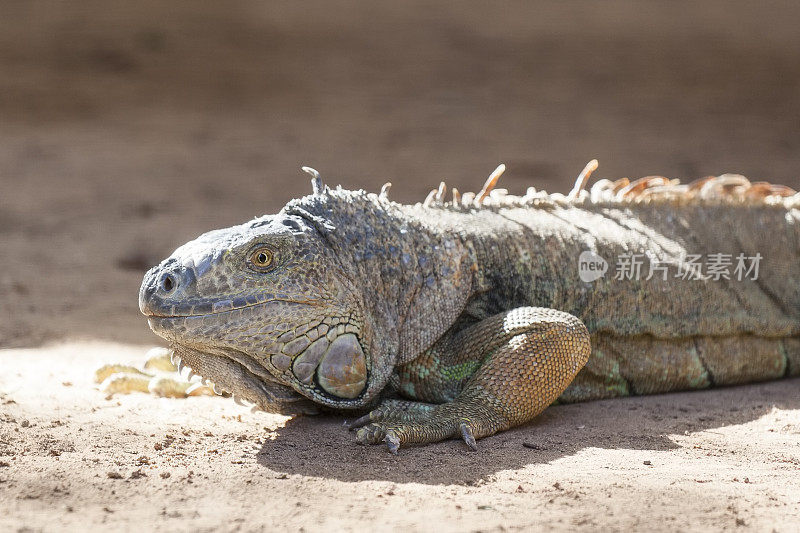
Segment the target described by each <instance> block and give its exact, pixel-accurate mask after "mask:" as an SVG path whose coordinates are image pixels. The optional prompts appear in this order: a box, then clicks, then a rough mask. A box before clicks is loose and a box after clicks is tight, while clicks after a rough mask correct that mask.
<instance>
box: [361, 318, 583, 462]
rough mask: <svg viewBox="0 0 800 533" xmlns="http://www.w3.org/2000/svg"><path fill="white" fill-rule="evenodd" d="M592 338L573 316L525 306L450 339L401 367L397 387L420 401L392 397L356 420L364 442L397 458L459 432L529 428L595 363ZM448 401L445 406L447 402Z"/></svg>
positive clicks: (475, 434) (474, 434) (469, 439)
mask: <svg viewBox="0 0 800 533" xmlns="http://www.w3.org/2000/svg"><path fill="white" fill-rule="evenodd" d="M589 352H590V344H589V333H588V331H587V330H586V327H585V326H584V325H583V323H582V322H581V321H580V320H579V319H578V318H577V317H574V316H572V315H570V314H568V313H563V312H561V311H556V310H553V309H544V308H539V307H519V308H516V309H512V310H511V311H507V312H504V313H500V314H497V315H494V316H492V317H489V318H486V319H484V320H482V321H480V322H478V323H477V324H474V325H472V326H469V327H467V328H464V329H463V330H460V331H457V332H453V333H450V334H447V335H445V336H444V337H443V338H442V339H440V340H439V341H437V342H436V344H434V346H432V347H431V348H430V349H429V350H428V351H427V352H425V353H424V354H422V355H421V356H420V357H419V358H417V359H415V360H414V361H412V362H410V363H408V364H406V365H403V366H402V367H400V368H398V373H397V377H398V379H397V381H398V383H397V385H398V387H399V389H400V390H401V392H402V393H403V394H404V395H406V396H408V397H410V398H413V399H415V400H420V401H424V402H433V403H435V404H438V405H431V404H430V403H418V402H404V401H398V400H388V401H386V402H384V403H383V404H382V405H381V406H380V407H378V408H377V409H376V410H374V411H372V412H371V413H369V414H368V415H366V416H364V417H362V418H360V419H359V420H357V421H355V422H354V423H353V424H352V425H351V428H357V427H360V426H363V427H361V428H360V429H358V432H357V433H356V438H357V440H358V442H360V443H362V444H376V443H379V442H386V444H387V445H388V446H389V450H390V451H391V452H392V453H397V450H398V448H399V447H400V446H401V445H404V444H424V443H429V442H436V441H440V440H444V439H447V438H451V437H454V436H458V435H460V436H461V437H462V438H463V439H464V440H465V441H466V443H467V444H468V445H469V446H470V447H471V448H473V449H477V447H476V444H475V439H480V438H482V437H486V436H488V435H492V434H494V433H496V432H498V431H502V430H504V429H508V428H510V427H513V426H517V425H520V424H523V423H525V422H527V421H529V420H531V419H533V418H534V417H535V416H537V415H538V414H539V413H541V412H542V411H543V410H544V409H545V408H546V407H547V406H548V405H550V404H551V403H553V401H555V400H556V398H558V396H559V395H560V394H561V393H562V392H563V391H564V389H566V387H567V385H569V383H570V382H571V381H572V379H573V378H574V377H575V375H576V374H577V373H578V371H579V370H580V369H581V368H582V367H583V365H585V364H586V362H587V360H588V359H589ZM442 402H444V403H442Z"/></svg>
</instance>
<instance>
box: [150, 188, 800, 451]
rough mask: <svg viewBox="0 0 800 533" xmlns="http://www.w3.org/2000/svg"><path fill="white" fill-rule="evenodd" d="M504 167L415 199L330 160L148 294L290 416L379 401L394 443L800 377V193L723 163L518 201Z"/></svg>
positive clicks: (158, 323)
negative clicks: (558, 408)
mask: <svg viewBox="0 0 800 533" xmlns="http://www.w3.org/2000/svg"><path fill="white" fill-rule="evenodd" d="M495 182H496V177H492V178H491V179H490V180H489V181H487V185H486V186H484V190H483V191H481V193H480V194H478V195H477V196H476V195H467V194H465V195H464V197H463V198H460V197H459V196H458V195H457V193H454V200H453V202H452V203H445V202H443V199H442V195H443V192H444V190H443V187H440V189H439V191H438V192H432V194H431V196H429V199H428V200H426V202H425V204H417V205H415V206H404V205H399V204H396V203H393V202H390V201H389V200H388V199H387V198H386V195H385V191H384V192H382V194H381V195H375V194H368V193H365V192H363V191H355V192H352V191H346V190H342V189H336V190H329V189H328V188H327V187H324V186H323V185H322V183H321V181H320V180H319V178H318V177H317V178H315V179H314V181H313V183H314V194H312V195H310V196H307V197H305V198H302V199H299V200H293V201H291V202H289V204H287V206H286V207H285V208H284V209H283V210H282V211H281V213H279V214H278V215H275V216H266V217H262V218H259V219H256V220H254V221H252V222H250V223H247V224H243V225H241V226H235V227H233V228H228V229H224V230H217V231H214V232H210V233H207V234H205V235H203V236H201V237H200V238H198V239H197V240H195V241H192V242H190V243H188V244H186V245H184V246H183V247H181V248H179V249H178V250H176V251H175V253H174V254H173V255H172V256H171V257H170V258H168V259H166V260H165V261H164V262H162V263H161V264H160V265H159V266H157V267H155V268H154V269H152V270H151V271H150V272H148V274H147V275H146V276H145V279H144V282H143V284H142V289H141V292H140V308H141V310H142V312H143V313H145V314H146V315H148V317H149V322H150V326H151V328H152V329H153V330H154V331H155V332H156V333H157V334H159V335H161V336H163V337H164V338H165V339H167V340H168V341H169V342H170V344H171V345H172V346H173V347H174V349H175V353H176V355H178V356H179V357H180V358H181V359H182V361H183V362H184V363H185V364H187V365H189V366H190V367H191V368H192V369H193V370H194V371H195V372H196V373H198V374H200V375H202V376H204V377H206V378H209V379H211V380H212V381H214V382H215V383H216V384H217V385H219V386H220V387H221V388H223V389H225V390H226V391H229V392H231V393H233V394H234V395H236V396H239V397H241V398H243V399H245V400H248V401H250V402H252V403H255V404H256V405H258V406H260V407H262V408H264V409H267V410H277V411H281V412H315V411H316V410H317V409H318V406H325V407H327V408H332V409H356V410H358V409H360V410H365V409H373V410H372V411H371V412H369V413H368V414H367V415H366V416H364V417H362V418H361V419H359V420H357V421H356V422H355V423H354V424H353V426H354V427H360V429H358V433H357V439H358V441H359V442H362V443H377V442H382V441H385V442H387V444H388V445H389V448H390V449H391V450H392V451H396V450H397V448H398V447H399V445H401V444H406V443H425V442H433V441H437V440H441V439H444V438H449V437H452V436H456V435H461V436H462V437H463V438H464V439H465V441H466V442H467V443H468V444H469V445H470V446H472V447H474V446H475V439H476V438H480V437H483V436H487V435H490V434H492V433H495V432H497V431H499V430H503V429H507V428H509V427H512V426H514V425H518V424H521V423H524V422H526V421H528V420H530V419H532V418H533V417H535V416H536V415H537V414H539V413H540V412H541V411H542V410H543V409H545V408H546V407H547V406H548V405H550V404H551V403H552V402H553V401H555V400H556V399H558V398H560V399H561V400H562V401H577V400H589V399H597V398H607V397H611V396H619V395H628V394H644V393H652V392H663V391H669V390H682V389H696V388H705V387H709V386H712V385H719V384H729V383H739V382H745V381H755V380H763V379H771V378H777V377H781V376H784V375H789V374H792V375H795V374H798V373H800V269H798V268H797V260H798V258H800V226H798V224H800V210H798V207H800V200H798V199H797V197H796V196H791V194H792V193H793V191H788V190H787V189H785V188H780V187H776V186H768V185H762V184H755V185H751V184H749V182H747V181H746V180H744V179H743V178H740V177H732V176H723V177H720V178H715V179H712V180H706V181H704V182H702V183H699V184H698V185H694V186H690V187H686V186H681V185H678V184H676V183H674V182H668V181H667V180H663V179H662V178H652V179H646V180H643V181H639V182H634V183H633V184H629V183H627V182H623V181H618V182H615V183H612V182H608V181H607V180H604V181H602V182H599V183H598V184H597V185H595V186H594V187H593V188H592V191H591V193H589V192H587V191H582V190H581V189H582V186H581V185H578V186H576V189H575V190H574V192H573V193H572V195H571V197H569V198H565V197H563V196H560V195H547V194H545V193H536V192H535V191H529V193H528V194H527V195H525V196H524V197H512V196H507V195H505V194H503V193H502V192H498V191H494V192H493V193H492V192H491V189H492V187H493V186H494V183H495ZM584 252H592V253H593V254H594V255H593V257H601V258H604V259H605V261H607V262H608V263H610V267H609V268H610V269H612V270H613V268H614V266H615V263H616V262H617V261H619V259H618V258H620V257H628V256H637V255H639V256H640V262H641V265H640V268H641V272H640V275H639V276H634V275H630V276H625V275H621V276H617V277H620V278H622V279H615V275H614V274H615V273H614V272H613V271H611V270H610V271H609V272H607V273H606V275H605V276H603V277H600V278H599V279H597V280H594V281H582V280H581V278H580V277H579V275H578V262H579V258H580V257H581V254H582V253H584ZM695 254H699V255H701V256H703V257H712V256H713V257H717V255H715V254H722V255H721V256H719V257H721V258H723V259H726V258H728V256H730V261H731V264H730V268H729V269H728V272H727V277H728V278H730V279H725V277H724V275H720V274H719V268H717V270H716V271H715V272H716V273H712V275H711V277H710V278H707V279H696V278H703V277H704V274H701V273H698V272H696V271H693V270H692V269H693V268H695V267H693V266H691V265H689V266H687V262H686V261H685V259H686V258H687V257H691V256H693V255H695ZM719 257H717V258H718V259H719ZM741 257H746V258H752V257H759V258H760V263H759V265H758V272H757V273H756V274H755V275H754V273H753V272H752V270H751V271H750V272H749V273H745V272H743V271H735V270H734V267H735V266H737V263H736V261H737V258H741ZM717 264H719V261H717ZM651 265H652V266H653V267H654V268H653V269H652V270H653V272H652V275H650V276H649V278H650V279H646V278H647V277H648V275H649V274H651V272H650V270H651ZM750 266H752V265H750ZM632 273H633V272H631V274H632ZM623 274H624V272H623ZM742 274H748V275H745V276H742ZM628 278H632V279H628ZM664 278H666V279H664ZM684 278H688V279H684ZM714 278H719V279H714ZM739 278H741V279H739ZM590 353H591V355H590ZM587 361H588V362H587ZM581 369H582V370H581ZM361 426H363V427H361Z"/></svg>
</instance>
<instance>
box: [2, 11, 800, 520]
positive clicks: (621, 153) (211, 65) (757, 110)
mask: <svg viewBox="0 0 800 533" xmlns="http://www.w3.org/2000/svg"><path fill="white" fill-rule="evenodd" d="M483 4H484V3H482V2H471V1H469V2H467V1H465V2H458V3H438V4H434V3H429V2H396V3H384V2H378V3H376V2H368V3H354V2H347V3H344V4H340V5H338V6H337V7H336V8H335V9H333V8H331V7H330V5H328V4H327V3H324V2H302V3H299V2H297V3H295V2H283V1H280V2H270V3H268V4H266V5H265V4H264V3H262V2H244V1H237V2H229V3H225V5H224V9H223V7H222V6H220V5H216V4H215V3H203V2H171V3H170V4H169V7H166V6H165V5H164V4H163V3H162V2H157V1H155V0H148V1H144V2H135V3H132V2H122V1H108V0H106V1H88V2H81V3H80V5H77V4H75V3H65V2H36V1H25V2H22V1H20V2H17V1H10V2H2V3H0V529H2V530H58V529H68V530H84V529H86V527H87V526H90V525H99V526H104V527H107V528H112V529H121V530H133V529H136V530H140V529H141V528H142V527H143V526H144V527H146V528H147V529H164V530H167V529H169V530H197V529H202V530H204V529H222V530H236V529H241V530H258V529H266V530H272V529H289V530H296V529H300V528H303V529H305V530H328V531H330V530H335V529H340V528H342V529H347V528H349V529H362V528H364V527H371V528H374V529H376V530H404V531H415V530H431V529H435V530H440V531H450V530H458V531H472V530H515V529H528V528H531V527H539V528H544V527H548V528H551V527H552V528H555V529H562V530H565V529H569V530H572V529H627V528H630V527H636V528H638V529H648V530H649V529H661V530H686V529H697V530H699V529H707V528H712V529H726V528H730V529H734V528H737V527H738V528H751V529H755V530H769V529H772V528H774V529H776V530H778V531H790V530H796V529H797V525H798V522H799V521H800V476H798V475H797V471H798V466H799V463H800V445H799V444H798V442H799V441H800V438H799V437H798V435H800V387H798V385H800V382H798V381H797V380H790V381H781V382H776V383H771V384H760V385H753V386H744V387H736V388H728V389H722V390H717V391H707V392H697V393H691V394H673V395H662V396H654V397H648V398H633V399H624V400H615V401H607V402H594V403H588V404H582V405H571V406H559V407H554V408H551V409H549V410H548V411H547V412H546V413H545V414H544V415H543V416H542V417H540V419H539V420H537V421H536V422H535V423H533V424H530V425H528V426H526V427H523V428H519V429H516V430H513V431H509V432H507V433H504V434H502V435H498V436H495V437H492V438H489V439H487V440H485V441H482V442H481V443H480V445H481V451H480V452H479V453H466V452H465V451H464V448H463V445H461V444H460V443H458V442H449V443H443V444H439V445H435V446H428V447H425V448H417V449H409V450H404V451H403V452H402V454H401V455H400V456H399V457H396V458H395V457H391V456H390V455H389V454H387V453H386V452H385V451H384V450H383V449H381V448H363V447H359V446H356V445H355V444H354V442H353V439H352V436H351V435H349V434H348V433H347V432H346V431H345V430H344V429H343V428H342V422H343V419H341V418H319V419H299V420H288V421H287V420H285V419H283V418H281V417H277V416H270V415H265V414H263V413H261V414H251V413H250V412H249V411H247V410H246V409H243V408H240V407H238V406H236V405H235V404H233V402H231V401H226V400H221V399H218V398H196V399H191V400H187V401H175V400H163V399H156V398H152V397H149V396H146V395H133V396H129V397H119V398H114V399H111V400H107V399H105V397H104V395H103V394H101V393H100V392H99V391H97V390H95V389H94V388H93V384H92V383H91V381H90V378H91V374H92V372H93V370H94V368H95V367H96V366H98V365H99V364H100V363H103V362H108V361H112V360H114V361H124V362H131V361H141V359H142V358H143V356H144V352H145V351H146V348H147V347H149V346H152V345H153V344H155V343H157V339H156V338H155V337H154V336H153V335H152V334H151V333H150V332H149V331H148V330H147V326H146V323H145V321H144V320H143V319H142V317H141V316H140V315H139V314H138V310H137V306H136V293H137V291H138V286H139V283H140V281H141V276H142V274H143V272H144V270H146V269H147V268H148V267H149V266H151V265H152V264H154V263H155V262H157V261H158V260H160V259H161V258H162V257H164V256H165V255H167V254H168V253H169V252H170V251H171V250H172V249H174V248H175V247H176V246H177V245H179V244H181V243H183V242H185V241H186V240H188V239H190V238H192V237H194V236H196V235H197V234H199V233H200V232H202V231H205V230H208V229H212V228H216V227H221V226H226V225H231V224H234V223H238V222H241V221H243V220H246V219H248V218H250V217H252V216H255V215H258V214H262V213H266V212H274V211H276V210H277V209H279V208H280V207H281V206H282V205H283V204H284V203H285V202H286V201H287V200H288V199H289V198H291V197H292V196H296V195H300V194H305V193H306V192H308V191H309V189H310V188H309V185H308V182H307V180H306V178H305V177H304V176H302V175H301V174H300V173H299V172H298V170H297V169H298V167H299V166H300V165H301V164H310V165H312V166H315V167H316V168H318V169H319V170H320V171H322V173H323V175H324V176H326V180H327V182H328V183H330V184H336V183H343V184H344V185H346V186H349V187H354V188H355V187H364V188H367V189H369V190H377V189H378V188H379V187H380V185H381V184H382V183H384V182H385V181H387V180H391V181H393V182H394V187H393V188H392V195H393V197H394V198H395V199H398V200H401V201H418V200H421V199H422V198H424V196H425V195H426V193H427V191H428V190H429V189H430V188H431V187H432V186H435V185H436V184H437V183H438V182H439V180H440V179H445V180H446V181H447V182H448V183H449V184H451V185H454V186H457V187H458V188H459V189H460V190H462V191H464V190H475V189H477V188H478V187H479V186H480V184H481V183H482V181H483V179H484V177H485V175H486V174H487V173H488V172H489V171H491V169H493V168H494V166H495V165H496V164H497V163H498V162H500V161H503V162H505V163H506V164H507V165H508V167H509V170H508V172H507V173H506V175H505V176H504V177H503V185H504V186H505V187H507V188H509V189H510V190H511V191H513V192H521V191H524V189H525V188H526V187H527V186H529V185H534V186H536V187H539V188H547V189H549V190H553V191H566V190H568V189H569V188H570V186H571V182H572V180H573V177H574V175H575V174H576V173H577V172H578V171H579V170H580V169H581V168H582V167H583V165H584V164H585V162H586V161H587V160H588V159H590V158H592V157H597V158H599V160H600V162H601V167H600V171H598V173H597V175H598V177H619V176H624V175H628V176H640V175H647V174H664V175H667V176H674V177H681V178H684V179H693V178H696V177H700V176H703V175H707V174H719V173H723V172H740V173H743V174H746V175H748V176H750V177H752V178H755V179H767V180H770V181H776V182H782V183H786V184H788V185H791V186H794V187H798V186H800V175H799V174H800V173H798V170H797V169H798V168H800V127H798V124H800V96H799V95H800V32H798V31H797V26H796V21H797V20H798V17H800V8H798V7H796V6H795V7H789V6H787V4H786V3H784V2H776V3H771V2H760V3H758V4H757V5H756V4H751V3H744V2H741V3H740V2H728V1H725V2H723V1H713V0H712V1H707V2H702V3H695V2H668V3H665V2H660V3H650V2H623V1H610V2H602V3H595V2H588V1H575V2H535V3H532V2H505V3H503V4H502V6H493V7H492V8H491V9H490V8H488V7H486V6H484V5H483ZM789 9H792V10H793V11H792V12H790V11H788V10H789ZM523 443H528V444H529V445H530V446H531V447H525V446H523ZM648 461H649V464H647V463H646V462H648Z"/></svg>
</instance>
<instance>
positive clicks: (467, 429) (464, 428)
mask: <svg viewBox="0 0 800 533" xmlns="http://www.w3.org/2000/svg"><path fill="white" fill-rule="evenodd" d="M459 429H461V436H462V437H463V438H464V442H466V443H467V446H469V447H470V448H472V450H473V451H476V452H477V451H478V443H476V442H475V436H474V435H473V434H472V426H470V425H469V422H466V421H464V422H461V424H459Z"/></svg>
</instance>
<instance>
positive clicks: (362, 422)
mask: <svg viewBox="0 0 800 533" xmlns="http://www.w3.org/2000/svg"><path fill="white" fill-rule="evenodd" d="M370 422H372V415H371V413H367V414H365V415H364V416H362V417H360V418H357V419H355V420H353V421H352V422H349V423H348V424H347V429H349V430H350V431H353V430H356V429H358V428H360V427H363V426H366V425H367V424H369V423H370Z"/></svg>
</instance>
